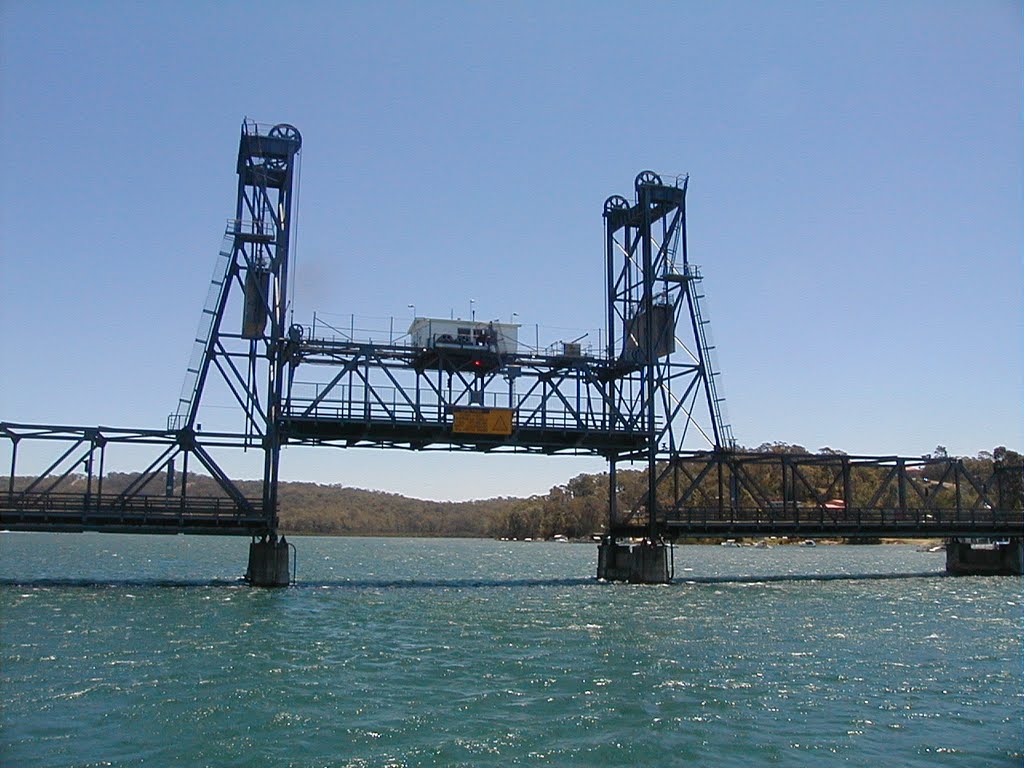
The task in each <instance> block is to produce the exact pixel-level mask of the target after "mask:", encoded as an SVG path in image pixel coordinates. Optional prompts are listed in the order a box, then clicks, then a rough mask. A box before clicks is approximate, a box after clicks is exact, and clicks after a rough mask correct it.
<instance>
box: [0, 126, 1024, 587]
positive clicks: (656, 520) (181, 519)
mask: <svg viewBox="0 0 1024 768" xmlns="http://www.w3.org/2000/svg"><path fill="white" fill-rule="evenodd" d="M301 143H302V142H301V137H300V135H299V132H298V131H297V130H296V129H295V128H294V127H293V126H290V125H287V124H278V125H274V126H261V125H257V124H255V123H252V122H250V121H248V120H247V121H245V122H244V123H243V125H242V131H241V137H240V141H239V151H238V159H237V165H236V170H237V173H238V194H237V199H236V205H235V214H234V218H232V219H231V220H230V221H229V222H228V226H227V229H226V233H225V240H224V246H223V248H222V249H221V251H220V254H219V256H218V259H217V264H216V268H215V272H214V278H213V280H212V282H211V285H210V290H209V293H208V297H207V302H206V305H205V307H204V309H203V313H202V321H201V323H200V328H199V333H198V334H197V336H196V339H195V351H194V354H193V357H192V360H191V362H190V364H189V366H188V369H187V375H186V380H185V386H184V388H183V390H182V394H181V397H180V399H179V403H178V407H177V409H176V411H175V413H174V414H172V415H171V416H170V417H169V419H168V423H167V425H166V428H165V429H156V430H152V429H149V430H147V429H143V430H135V429H113V428H107V427H69V426H60V425H29V424H17V423H12V422H0V445H4V444H6V445H8V446H9V450H10V474H9V477H8V480H7V488H6V489H5V492H0V527H3V528H6V529H10V530H52V531H78V530H99V531H112V532H124V531H136V532H144V533H219V534H243V535H250V536H253V537H254V542H255V539H256V538H259V539H261V541H265V542H269V545H271V546H276V544H274V542H276V541H277V532H278V531H277V529H278V514H277V511H278V499H277V490H278V479H279V468H280V460H281V449H282V447H283V446H285V445H289V444H293V445H324V446H337V447H345V448H354V447H375V448H399V449H407V450H433V449H439V450H466V451H485V452H530V453H544V454H576V455H593V456H601V457H604V458H605V459H606V460H607V461H608V465H609V500H610V501H609V507H610V508H609V526H608V529H607V536H606V539H605V542H604V544H603V545H602V547H603V549H602V555H601V556H602V558H605V556H606V554H607V553H606V552H605V549H604V548H605V547H607V548H608V553H610V555H608V556H609V557H611V560H609V562H612V561H614V560H615V558H617V557H618V556H619V555H618V553H619V551H620V550H621V549H622V546H621V545H620V542H621V541H624V540H625V539H627V538H629V537H642V538H643V539H645V541H646V542H647V544H648V545H650V546H655V547H661V546H662V544H661V542H662V540H663V539H665V538H674V537H678V536H729V535H732V536H737V535H748V534H749V535H753V534H758V535H803V536H822V535H842V536H879V535H891V534H896V533H898V535H901V536H1000V537H1005V536H1014V537H1019V536H1020V535H1021V529H1022V525H1024V520H1022V512H1021V509H1022V503H1021V482H1020V478H1021V473H1022V468H1021V467H1005V466H1001V465H999V464H991V465H989V467H988V469H986V470H984V471H980V472H979V471H978V470H977V469H970V468H968V467H966V466H965V465H964V463H963V462H961V461H960V460H957V459H934V460H929V462H928V468H929V471H930V472H931V473H932V475H933V476H935V477H936V478H937V479H933V480H932V481H930V482H931V483H932V485H930V486H928V487H925V485H923V484H922V481H921V479H920V475H919V474H917V473H919V472H920V470H921V461H922V460H918V459H907V458H899V457H846V456H839V455H829V456H819V455H815V456H810V455H792V454H786V455H783V456H781V457H780V456H776V455H765V454H751V453H744V452H738V451H736V449H735V446H734V444H733V440H732V435H731V431H730V428H729V426H728V424H726V423H725V419H724V417H723V408H722V402H723V401H722V398H721V396H720V394H719V392H718V387H717V371H715V370H714V366H713V364H712V359H713V345H712V344H711V343H710V342H709V338H708V333H707V325H708V324H707V319H706V317H705V316H704V315H705V312H704V310H703V307H702V303H701V299H702V298H703V295H702V292H701V275H700V271H699V270H698V269H697V268H696V266H694V265H692V264H690V263H689V258H688V252H687V243H686V192H687V185H688V179H687V178H686V177H678V178H675V179H672V180H671V181H669V182H667V183H666V182H665V181H664V180H663V179H662V178H661V177H660V176H658V175H657V174H655V173H653V172H651V171H644V172H642V173H641V174H639V175H638V176H637V177H636V179H635V184H634V194H633V200H632V201H630V200H628V199H627V198H625V197H620V196H617V195H616V196H612V197H609V198H608V199H607V200H606V201H605V204H604V209H603V218H604V225H605V260H604V269H605V273H606V279H607V292H606V297H605V298H606V308H607V314H606V320H607V322H606V329H605V331H606V334H605V336H604V339H605V341H606V343H605V344H604V348H603V349H598V350H596V351H588V350H583V349H580V348H578V347H577V346H576V345H573V344H567V345H563V346H562V347H561V348H559V349H555V350H553V351H548V352H541V351H539V350H535V349H523V348H521V347H517V348H514V349H509V348H507V347H502V346H501V345H498V344H496V343H494V340H493V339H492V338H489V337H488V335H487V334H483V335H482V336H480V337H479V338H477V339H473V340H472V342H471V343H463V342H460V341H458V340H456V339H451V340H446V341H444V342H442V341H441V340H433V341H431V342H427V343H423V342H421V343H411V342H410V341H406V340H399V341H396V340H394V338H391V337H389V338H388V340H387V342H374V341H372V340H369V339H360V338H357V337H356V334H352V333H350V334H344V333H340V334H339V333H337V332H335V333H332V334H331V335H326V334H324V333H323V331H322V327H321V329H319V331H320V332H319V333H318V329H316V328H314V327H304V326H301V325H291V324H289V322H288V317H289V306H288V296H289V266H290V259H291V244H292V241H293V238H294V232H295V220H296V195H295V192H296V189H297V181H298V170H299V152H300V148H301ZM214 382H217V383H218V385H219V386H220V388H221V392H222V393H224V392H226V393H227V396H228V398H229V399H230V400H231V401H232V402H233V403H234V404H235V405H236V406H237V412H236V418H237V417H238V415H239V414H240V418H241V423H240V424H237V423H236V424H235V426H233V427H232V426H228V427H216V428H213V429H210V428H207V429H203V428H202V419H205V418H206V417H204V416H202V415H201V414H202V413H203V404H204V393H205V392H206V391H207V390H208V389H209V388H210V387H211V386H212V385H213V384H214ZM208 423H209V422H208ZM27 443H32V444H33V445H46V446H52V447H53V448H55V449H56V450H55V452H54V456H53V460H52V463H51V464H50V465H49V466H48V467H47V469H46V470H45V471H44V472H42V473H41V474H39V475H38V476H37V477H35V478H32V479H29V480H23V481H16V476H17V462H18V455H19V447H20V446H22V445H24V444H27ZM694 443H695V444H696V446H695V447H690V446H691V444H694ZM697 446H699V447H697ZM122 448H125V449H131V450H141V449H143V448H146V449H149V450H150V451H151V454H150V457H149V458H147V461H148V462H149V463H148V465H147V466H146V468H145V470H144V471H143V472H142V473H141V474H140V475H139V476H138V477H137V478H136V479H135V480H134V481H133V482H132V483H131V484H129V485H128V486H127V487H125V488H118V489H117V490H116V492H110V491H109V489H106V490H105V489H104V466H105V461H106V455H107V452H108V451H109V450H113V449H122ZM239 449H241V450H255V451H258V452H261V453H262V457H263V473H262V479H261V481H260V483H259V484H258V487H259V492H258V493H253V492H252V489H251V487H249V486H251V484H247V490H246V492H243V490H242V489H241V484H240V483H238V482H236V481H234V480H232V479H231V477H230V476H229V473H228V472H226V471H225V470H224V469H222V466H221V463H220V462H219V461H218V459H217V458H216V455H219V454H218V452H219V451H237V450H239ZM179 460H180V462H181V465H180V466H181V469H182V472H181V475H180V478H181V480H180V482H176V477H177V474H176V467H178V466H179V465H178V463H177V462H178V461H179ZM190 462H192V468H193V469H195V468H196V467H195V465H196V464H198V465H199V466H200V467H201V468H202V469H204V470H205V471H206V472H207V473H208V474H209V475H210V477H212V478H213V480H214V483H215V485H214V488H215V492H213V493H206V494H205V495H202V496H196V495H194V493H193V492H191V491H190V489H189V483H188V478H189V471H190V469H189V466H190ZM623 462H630V463H633V464H639V465H640V466H641V467H643V468H644V469H645V470H646V492H645V493H644V494H643V495H642V497H641V498H639V499H636V500H632V502H631V503H629V504H626V503H623V502H621V501H620V494H619V493H618V485H617V475H616V473H617V470H618V468H619V466H620V465H621V464H622V463H623ZM868 470H870V472H869V471H868ZM936 473H937V474H936ZM812 475H813V477H812ZM71 478H75V482H76V483H77V485H74V487H73V488H72V487H70V486H69V479H71ZM82 483H84V487H82ZM936 483H937V485H935V484H936ZM837 502H841V504H839V503H837ZM254 546H256V544H255V543H254ZM275 552H276V550H275ZM276 557H277V554H273V553H271V554H270V555H268V558H266V559H263V560H260V561H259V563H257V564H256V565H255V566H254V561H253V555H252V550H251V554H250V571H251V572H252V571H253V570H254V568H255V569H256V570H261V569H264V568H268V569H269V570H270V571H274V569H275V568H276V566H275V565H273V562H272V561H273V560H274V558H276ZM659 567H660V566H659ZM626 570H628V568H626ZM614 571H615V568H614V567H611V570H609V571H608V573H611V572H614ZM284 572H285V575H286V574H287V557H286V556H285V563H284ZM279 576H280V574H277V575H276V576H275V575H274V574H273V573H271V574H270V575H269V576H268V577H267V582H266V583H279V582H275V579H277V578H278V577H279ZM669 577H670V574H669ZM659 578H660V577H653V578H651V579H650V580H658V579H659ZM641 580H647V579H646V577H641Z"/></svg>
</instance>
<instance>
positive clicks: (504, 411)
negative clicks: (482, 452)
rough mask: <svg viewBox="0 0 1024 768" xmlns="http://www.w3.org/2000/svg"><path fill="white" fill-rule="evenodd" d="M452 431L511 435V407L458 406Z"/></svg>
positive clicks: (472, 433)
mask: <svg viewBox="0 0 1024 768" xmlns="http://www.w3.org/2000/svg"><path fill="white" fill-rule="evenodd" d="M452 432H461V433H463V434H469V435H511V434H512V409H511V408H459V409H458V410H456V411H455V421H454V423H453V424H452Z"/></svg>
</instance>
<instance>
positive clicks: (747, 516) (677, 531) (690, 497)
mask: <svg viewBox="0 0 1024 768" xmlns="http://www.w3.org/2000/svg"><path fill="white" fill-rule="evenodd" d="M656 482H657V486H658V498H657V505H656V515H655V516H656V520H657V526H658V530H659V531H660V532H662V533H664V534H665V535H667V536H669V537H671V538H678V537H734V538H739V537H743V536H790V537H793V536H797V537H812V536H841V537H850V538H865V537H867V538H872V537H883V536H885V537H926V538H933V537H934V538H939V537H957V536H979V535H985V536H997V537H1018V536H1021V534H1022V533H1024V467H1022V466H1020V465H1014V464H1007V463H1005V462H1001V461H994V462H993V461H982V460H972V459H959V458H947V457H942V458H907V457H900V456H887V457H878V456H849V455H845V454H838V453H826V454H800V453H749V452H735V451H719V452H710V453H696V454H680V455H677V456H676V457H674V458H672V459H670V460H668V461H665V462H662V463H659V465H658V466H657V479H656ZM643 531H644V525H643V524H642V521H638V522H633V523H631V524H630V523H627V524H625V525H622V526H621V527H619V529H618V530H617V533H618V535H620V536H628V535H630V534H631V533H632V534H633V535H642V533H643Z"/></svg>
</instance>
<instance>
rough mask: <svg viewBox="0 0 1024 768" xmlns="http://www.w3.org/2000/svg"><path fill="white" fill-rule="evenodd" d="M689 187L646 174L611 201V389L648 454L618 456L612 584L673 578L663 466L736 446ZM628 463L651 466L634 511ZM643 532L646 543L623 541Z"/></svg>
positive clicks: (605, 568) (601, 571)
mask: <svg viewBox="0 0 1024 768" xmlns="http://www.w3.org/2000/svg"><path fill="white" fill-rule="evenodd" d="M688 183H689V177H687V176H680V177H676V178H675V179H673V180H672V181H671V182H666V181H664V180H663V179H662V177H661V176H659V175H658V174H657V173H654V172H653V171H643V172H641V173H640V174H638V175H637V177H636V179H635V181H634V189H635V194H634V201H633V202H632V203H631V202H630V201H629V200H627V199H626V198H625V197H621V196H619V195H613V196H611V197H609V198H608V199H607V200H606V201H605V204H604V222H605V265H606V279H607V296H606V305H607V313H608V314H607V339H608V347H607V351H606V352H607V357H608V359H609V360H610V361H613V367H612V369H611V371H612V375H611V377H610V380H609V383H608V389H609V392H608V394H609V398H610V400H611V401H612V403H613V404H615V406H616V411H617V412H622V413H629V414H634V415H636V416H637V417H638V418H639V419H640V420H641V421H640V423H639V424H638V425H637V426H638V427H639V428H640V429H641V430H642V431H643V432H644V434H645V438H646V439H645V444H644V446H643V448H642V449H641V450H639V451H633V452H628V453H609V454H608V465H609V472H608V482H609V490H608V499H609V525H608V535H607V538H606V541H605V542H604V543H603V544H602V547H601V549H600V551H599V563H598V576H599V577H601V578H606V579H609V580H629V581H640V582H665V581H669V580H670V579H671V577H672V574H671V569H672V568H671V557H670V556H668V555H667V554H666V552H665V546H666V545H665V544H664V542H662V540H661V535H662V530H661V525H660V521H659V519H658V489H659V484H660V482H661V480H660V478H659V472H658V466H659V462H662V463H663V462H665V461H671V460H672V459H673V458H674V457H675V456H676V455H677V454H678V453H679V452H680V451H681V450H682V449H683V446H684V443H686V441H687V440H688V439H693V438H696V439H697V440H699V441H702V443H703V447H704V448H705V449H711V450H714V451H722V450H728V449H731V448H732V447H733V440H732V433H731V429H730V427H729V425H728V424H727V423H726V422H725V419H724V415H723V414H724V407H723V399H722V398H721V397H720V395H719V393H718V388H717V386H716V377H717V376H718V371H715V370H714V366H713V360H714V355H713V350H714V346H713V345H712V344H711V343H710V341H709V339H710V334H709V329H708V320H707V318H706V317H705V312H704V311H703V309H702V305H701V299H703V298H704V295H703V292H702V290H701V281H702V276H701V273H700V270H699V269H698V268H697V267H696V266H695V265H693V264H690V261H689V254H688V251H687V243H686V190H687V186H688ZM623 460H629V461H631V462H636V461H639V462H641V463H643V464H645V465H646V468H647V477H646V479H647V488H646V493H645V494H644V495H643V497H642V498H641V499H639V500H637V501H636V503H635V504H634V505H633V506H632V507H631V508H630V509H620V507H619V500H618V496H619V494H618V483H617V477H616V471H617V465H618V464H619V462H620V461H623ZM638 534H641V536H642V538H643V542H642V544H641V545H640V546H639V547H635V548H634V549H632V550H631V549H629V548H628V547H626V546H624V545H622V544H621V543H620V539H624V538H627V537H636V536H637V535H638ZM669 554H670V553H669Z"/></svg>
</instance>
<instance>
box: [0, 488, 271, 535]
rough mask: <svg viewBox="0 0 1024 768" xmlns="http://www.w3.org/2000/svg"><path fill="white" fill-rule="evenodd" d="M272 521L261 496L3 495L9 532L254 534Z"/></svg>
mask: <svg viewBox="0 0 1024 768" xmlns="http://www.w3.org/2000/svg"><path fill="white" fill-rule="evenodd" d="M268 527H269V522H268V520H267V518H266V516H265V515H264V514H263V513H262V511H261V504H260V502H259V501H258V500H251V501H248V508H242V507H240V506H239V505H238V504H237V503H236V502H234V501H233V500H231V499H228V498H217V497H211V498H204V497H188V498H185V499H182V498H181V497H172V498H167V497H163V496H133V497H129V498H123V497H119V496H97V495H95V494H93V495H85V494H75V493H15V494H5V495H3V496H0V528H2V529H5V530H9V531H50V532H54V533H59V532H82V531H102V532H105V533H161V534H177V533H194V534H219V535H222V536H225V535H227V536H230V535H234V536H250V535H255V534H260V533H262V532H264V531H266V530H267V528H268Z"/></svg>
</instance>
